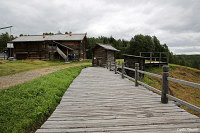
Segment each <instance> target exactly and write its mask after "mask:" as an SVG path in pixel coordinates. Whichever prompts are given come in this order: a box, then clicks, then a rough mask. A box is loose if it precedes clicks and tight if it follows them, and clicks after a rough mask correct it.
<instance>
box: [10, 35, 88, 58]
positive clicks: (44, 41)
mask: <svg viewBox="0 0 200 133" xmlns="http://www.w3.org/2000/svg"><path fill="white" fill-rule="evenodd" d="M10 43H13V56H14V57H15V58H16V59H18V60H21V59H40V60H66V61H70V60H83V59H86V48H85V47H86V46H85V44H86V34H72V33H71V32H70V33H69V34H56V35H45V34H43V35H28V36H21V37H19V38H16V39H14V40H13V41H12V42H10Z"/></svg>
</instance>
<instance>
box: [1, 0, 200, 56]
mask: <svg viewBox="0 0 200 133" xmlns="http://www.w3.org/2000/svg"><path fill="white" fill-rule="evenodd" d="M9 25H13V26H14V27H13V28H12V34H14V35H15V36H18V35H19V34H29V35H32V34H34V35H35V34H42V33H43V32H54V33H56V32H58V31H59V30H60V31H61V32H63V33H64V32H66V31H68V32H69V31H72V32H73V33H85V32H87V35H88V37H93V36H94V37H97V36H100V35H103V36H107V37H110V36H113V37H114V38H116V39H122V38H124V39H126V40H130V39H131V37H133V36H134V35H136V34H148V35H151V36H153V35H155V36H157V37H158V39H159V40H160V41H161V43H166V44H167V45H168V46H169V48H170V50H171V51H172V52H173V53H175V54H180V53H181V54H200V0H0V27H4V26H9ZM6 31H9V30H1V31H0V33H2V32H6Z"/></svg>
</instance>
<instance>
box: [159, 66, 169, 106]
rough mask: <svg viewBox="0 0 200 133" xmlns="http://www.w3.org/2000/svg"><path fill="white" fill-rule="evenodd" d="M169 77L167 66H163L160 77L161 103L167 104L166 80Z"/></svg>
mask: <svg viewBox="0 0 200 133" xmlns="http://www.w3.org/2000/svg"><path fill="white" fill-rule="evenodd" d="M168 76H169V66H166V65H164V66H163V75H162V95H161V102H162V103H168V98H167V96H166V94H168V88H169V85H168V79H167V77H168Z"/></svg>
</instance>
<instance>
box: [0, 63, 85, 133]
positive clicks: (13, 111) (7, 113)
mask: <svg viewBox="0 0 200 133" xmlns="http://www.w3.org/2000/svg"><path fill="white" fill-rule="evenodd" d="M87 66H88V65H87ZM85 67H86V65H85V66H77V67H71V68H66V69H63V70H59V71H57V72H54V73H51V74H49V75H46V76H43V77H40V78H37V79H34V80H32V81H29V82H26V83H24V84H21V85H17V86H13V87H10V88H8V89H5V90H1V91H0V132H6V133H8V132H30V131H34V130H35V129H36V128H38V127H39V126H40V125H41V124H42V123H43V122H44V121H45V120H46V119H47V118H48V117H49V116H50V114H51V113H52V112H53V110H55V108H56V106H57V105H58V104H59V102H60V100H61V97H62V96H63V94H64V92H65V91H66V90H67V88H68V87H69V85H70V84H71V82H72V81H73V80H74V78H75V77H76V76H78V75H79V73H80V71H81V70H82V69H83V68H85Z"/></svg>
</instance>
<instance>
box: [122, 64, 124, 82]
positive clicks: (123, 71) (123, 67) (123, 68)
mask: <svg viewBox="0 0 200 133" xmlns="http://www.w3.org/2000/svg"><path fill="white" fill-rule="evenodd" d="M122 78H124V62H122Z"/></svg>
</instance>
